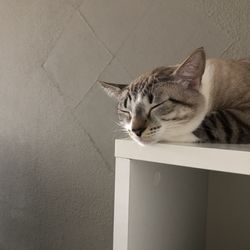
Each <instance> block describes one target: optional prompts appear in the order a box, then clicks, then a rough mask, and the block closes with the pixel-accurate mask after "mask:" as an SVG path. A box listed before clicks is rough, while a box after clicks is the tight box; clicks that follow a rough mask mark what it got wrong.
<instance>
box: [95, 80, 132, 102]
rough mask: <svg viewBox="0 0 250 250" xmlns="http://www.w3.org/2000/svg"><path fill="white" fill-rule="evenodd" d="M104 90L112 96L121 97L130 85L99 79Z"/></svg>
mask: <svg viewBox="0 0 250 250" xmlns="http://www.w3.org/2000/svg"><path fill="white" fill-rule="evenodd" d="M99 83H100V84H101V86H102V88H103V89H104V91H105V92H106V93H107V94H108V95H109V96H111V97H114V98H115V99H119V97H120V95H121V93H122V90H123V89H124V88H125V87H127V86H128V85H125V84H116V83H110V82H104V81H99Z"/></svg>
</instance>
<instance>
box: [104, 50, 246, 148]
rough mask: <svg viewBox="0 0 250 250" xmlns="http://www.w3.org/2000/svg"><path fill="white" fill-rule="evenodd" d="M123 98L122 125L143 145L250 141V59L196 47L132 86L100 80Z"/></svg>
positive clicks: (107, 89)
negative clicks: (209, 54) (213, 53)
mask: <svg viewBox="0 0 250 250" xmlns="http://www.w3.org/2000/svg"><path fill="white" fill-rule="evenodd" d="M100 83H101V85H102V87H103V89H104V90H105V91H106V92H107V93H108V94H109V95H110V96H112V97H114V98H115V99H116V100H117V101H118V108H117V111H118V116H119V121H120V123H121V125H122V126H123V127H124V128H125V129H126V131H127V132H128V134H129V135H130V137H131V138H132V139H133V140H135V141H136V142H138V143H139V144H141V145H145V144H151V143H156V142H209V143H250V59H249V58H246V59H241V60H224V59H208V60H206V54H205V51H204V48H203V47H201V48H198V49H196V50H195V51H194V52H193V53H192V54H191V55H190V56H189V57H188V58H187V59H186V60H184V61H183V62H182V63H181V64H178V65H174V66H169V67H159V68H156V69H154V70H153V71H151V72H149V73H145V74H142V75H140V76H139V77H137V78H136V79H135V80H134V81H132V82H131V83H130V84H129V85H120V84H114V83H108V82H100Z"/></svg>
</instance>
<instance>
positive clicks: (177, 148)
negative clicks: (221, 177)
mask: <svg viewBox="0 0 250 250" xmlns="http://www.w3.org/2000/svg"><path fill="white" fill-rule="evenodd" d="M115 156H116V157H119V158H128V159H133V160H141V161H150V162H157V163H163V164H169V165H177V166H184V167H193V168H200V169H207V170H214V171H223V172H230V173H238V174H247V175H250V144H244V145H243V144H242V145H234V144H201V143H199V144H196V143H192V144H187V143H183V144H173V143H171V144H170V143H158V144H154V145H147V146H140V145H138V144H137V143H135V142H134V141H132V140H127V139H118V140H116V146H115Z"/></svg>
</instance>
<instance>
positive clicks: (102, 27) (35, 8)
mask: <svg viewBox="0 0 250 250" xmlns="http://www.w3.org/2000/svg"><path fill="white" fill-rule="evenodd" d="M249 13H250V2H249V0H223V1H222V0H187V1H183V0H168V1H167V0H154V1H153V0H126V1H125V0H123V1H122V0H105V1H104V0H22V1H20V0H0V202H1V206H0V249H1V250H40V249H41V250H45V249H46V250H52V249H55V250H57V249H58V250H59V249H60V250H81V249H84V250H110V249H111V248H112V216H113V186H114V185H113V183H114V158H113V150H114V146H113V144H114V137H115V132H114V131H116V130H117V129H118V128H117V126H116V125H115V123H114V121H115V120H116V118H115V114H114V103H113V102H112V101H111V100H110V99H108V98H107V97H106V96H105V95H104V94H103V93H102V91H101V90H100V88H99V87H98V86H97V83H96V81H97V80H98V79H101V80H108V81H113V82H118V83H127V82H129V81H130V80H131V79H132V78H133V77H134V76H135V75H137V74H138V73H140V72H142V71H145V70H149V69H151V68H152V67H154V66H159V65H167V64H173V63H176V62H178V61H179V60H180V59H182V58H183V57H185V56H186V55H187V54H188V53H189V52H190V51H192V50H193V49H194V48H196V47H199V46H201V45H203V46H204V47H205V48H206V50H207V53H208V55H209V56H223V57H228V56H230V57H231V56H234V57H242V56H246V55H247V54H248V55H250V46H249V44H250V33H249V30H250V15H249Z"/></svg>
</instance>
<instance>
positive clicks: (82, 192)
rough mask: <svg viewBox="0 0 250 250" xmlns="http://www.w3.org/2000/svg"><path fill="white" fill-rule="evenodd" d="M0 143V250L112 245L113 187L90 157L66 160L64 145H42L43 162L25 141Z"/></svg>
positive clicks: (81, 247) (97, 247) (83, 247)
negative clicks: (48, 153) (108, 188)
mask: <svg viewBox="0 0 250 250" xmlns="http://www.w3.org/2000/svg"><path fill="white" fill-rule="evenodd" d="M0 143H1V146H0V148H1V151H0V202H1V206H0V222H1V227H0V249H1V250H7V249H8V250H17V249H18V250H34V249H35V250H39V249H41V250H44V249H46V250H49V249H60V250H63V249H65V250H69V249H71V250H74V249H75V250H80V249H88V250H90V249H100V246H101V245H104V246H108V247H109V248H107V249H111V248H112V246H111V245H110V244H111V242H112V219H111V218H112V214H113V211H112V207H113V203H112V202H110V201H112V196H113V193H112V192H111V191H110V190H107V189H106V188H105V187H103V186H101V187H100V186H98V185H97V182H98V181H100V183H101V182H102V181H101V180H100V178H99V177H98V173H95V170H93V172H92V173H90V172H89V173H87V172H88V171H89V170H86V169H88V166H86V165H85V163H86V164H88V163H89V162H85V163H84V161H83V159H79V161H76V162H73V161H71V162H67V164H65V162H66V161H67V151H65V150H64V148H63V147H61V148H60V147H58V148H56V149H55V148H53V147H50V148H47V150H46V151H47V152H53V153H52V154H50V155H47V159H46V162H45V161H44V159H42V158H41V157H40V156H39V157H38V151H36V149H35V148H31V147H30V146H28V145H25V144H22V143H16V142H14V140H13V141H11V142H10V141H9V142H8V141H6V140H4V139H3V138H1V142H0ZM59 152H62V154H60V156H59V155H58V153H59ZM39 154H41V152H39ZM53 154H56V155H53ZM93 169H94V167H93ZM109 178H110V182H111V184H110V188H111V189H112V185H113V184H112V179H111V178H112V176H110V177H109ZM101 185H103V184H102V183H101ZM100 189H102V190H100ZM107 221H108V223H107ZM104 222H105V223H104ZM105 249H106V248H105Z"/></svg>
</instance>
